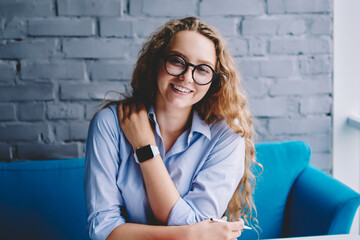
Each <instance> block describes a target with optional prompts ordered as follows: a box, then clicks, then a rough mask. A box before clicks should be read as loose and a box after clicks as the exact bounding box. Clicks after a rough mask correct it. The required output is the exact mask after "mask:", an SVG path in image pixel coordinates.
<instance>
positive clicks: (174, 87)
mask: <svg viewBox="0 0 360 240" xmlns="http://www.w3.org/2000/svg"><path fill="white" fill-rule="evenodd" d="M170 85H171V87H172V88H173V89H175V90H177V91H179V92H182V93H190V92H192V91H191V90H190V89H187V88H184V87H180V86H177V85H175V84H172V83H171V84H170Z"/></svg>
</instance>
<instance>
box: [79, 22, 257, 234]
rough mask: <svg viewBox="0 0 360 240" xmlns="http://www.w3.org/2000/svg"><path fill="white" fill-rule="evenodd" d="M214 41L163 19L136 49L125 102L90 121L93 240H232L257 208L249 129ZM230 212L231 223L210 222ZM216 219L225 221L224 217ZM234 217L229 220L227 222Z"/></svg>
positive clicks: (192, 25) (235, 81) (242, 101)
mask: <svg viewBox="0 0 360 240" xmlns="http://www.w3.org/2000/svg"><path fill="white" fill-rule="evenodd" d="M239 80H240V78H239V75H238V73H237V71H236V67H235V65H234V63H233V61H232V58H231V56H230V55H229V53H228V50H227V49H226V46H225V44H224V41H223V40H222V38H221V37H220V35H219V34H218V33H217V32H216V31H215V30H214V29H213V28H212V27H211V26H209V25H208V24H206V23H204V22H202V21H200V20H199V19H197V18H194V17H188V18H184V19H179V20H174V21H170V22H168V23H167V24H166V25H165V26H164V27H163V28H162V29H160V30H159V31H158V32H156V33H155V34H153V35H152V37H151V38H150V39H149V40H148V42H147V43H145V45H144V47H143V49H142V50H141V52H140V55H139V59H138V61H137V63H136V67H135V70H134V73H133V77H132V83H131V85H132V88H133V92H132V94H131V96H128V97H126V98H125V99H124V100H122V101H119V102H117V103H116V104H114V103H111V104H108V105H107V106H106V107H105V108H104V109H103V110H101V111H100V112H98V113H97V114H96V115H95V117H94V118H93V120H92V121H91V124H90V127H89V133H88V139H87V148H86V168H85V191H86V200H87V210H88V229H89V234H90V236H91V238H92V239H182V240H183V239H207V240H208V239H236V238H237V237H238V236H240V235H241V231H242V229H243V227H244V221H243V220H242V219H241V218H240V217H243V218H244V219H245V220H246V219H248V218H249V217H251V212H252V211H253V209H254V207H255V206H254V205H253V201H252V197H251V194H252V187H253V184H254V181H253V180H254V176H253V174H252V173H251V171H250V166H251V164H253V163H256V162H255V157H254V143H253V140H252V135H253V128H252V121H251V118H250V114H249V112H248V110H247V109H246V98H245V96H244V95H243V94H241V93H240V92H239V91H238V88H239ZM226 213H227V214H228V216H229V218H230V221H229V222H226V221H224V222H214V221H211V220H209V219H210V218H221V217H222V216H223V215H224V214H226ZM223 220H227V219H226V217H223ZM233 220H235V221H233Z"/></svg>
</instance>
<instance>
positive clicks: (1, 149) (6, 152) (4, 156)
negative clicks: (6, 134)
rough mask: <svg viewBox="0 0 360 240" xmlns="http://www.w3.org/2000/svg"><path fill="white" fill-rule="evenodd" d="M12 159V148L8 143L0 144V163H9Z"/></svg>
mask: <svg viewBox="0 0 360 240" xmlns="http://www.w3.org/2000/svg"><path fill="white" fill-rule="evenodd" d="M11 159H12V151H11V146H10V145H9V144H6V143H0V162H8V161H10V160H11Z"/></svg>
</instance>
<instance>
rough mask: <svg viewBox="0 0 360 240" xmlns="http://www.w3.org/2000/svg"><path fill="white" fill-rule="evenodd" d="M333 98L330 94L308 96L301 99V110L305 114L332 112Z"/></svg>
mask: <svg viewBox="0 0 360 240" xmlns="http://www.w3.org/2000/svg"><path fill="white" fill-rule="evenodd" d="M331 103H332V98H331V97H330V96H329V95H325V96H321V95H320V96H319V95H317V96H315V97H308V98H304V99H301V100H300V111H301V113H303V114H314V113H315V114H329V113H331Z"/></svg>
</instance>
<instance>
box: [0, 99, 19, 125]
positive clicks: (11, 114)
mask: <svg viewBox="0 0 360 240" xmlns="http://www.w3.org/2000/svg"><path fill="white" fill-rule="evenodd" d="M15 114H16V113H15V105H14V104H9V103H5V104H3V103H1V104H0V121H13V120H15Z"/></svg>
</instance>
